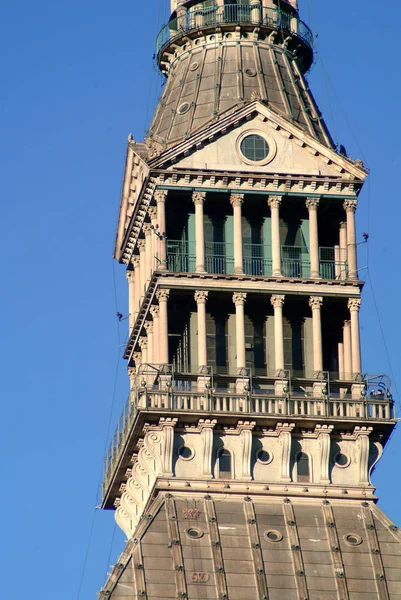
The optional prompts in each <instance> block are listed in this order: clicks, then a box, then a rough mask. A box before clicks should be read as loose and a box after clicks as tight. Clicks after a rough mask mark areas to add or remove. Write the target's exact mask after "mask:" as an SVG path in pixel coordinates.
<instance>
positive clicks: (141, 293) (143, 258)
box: [138, 239, 146, 298]
mask: <svg viewBox="0 0 401 600" xmlns="http://www.w3.org/2000/svg"><path fill="white" fill-rule="evenodd" d="M138 249H139V258H140V259H141V262H140V265H141V267H140V270H139V272H140V278H141V279H140V284H139V286H140V290H139V298H142V296H144V295H145V286H146V242H145V240H143V239H141V240H139V241H138Z"/></svg>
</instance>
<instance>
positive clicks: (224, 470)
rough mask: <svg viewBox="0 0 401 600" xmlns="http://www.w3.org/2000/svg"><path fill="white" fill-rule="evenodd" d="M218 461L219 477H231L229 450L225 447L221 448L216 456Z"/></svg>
mask: <svg viewBox="0 0 401 600" xmlns="http://www.w3.org/2000/svg"><path fill="white" fill-rule="evenodd" d="M218 461H219V478H220V479H231V452H230V451H229V450H227V449H226V448H222V450H220V452H219V456H218Z"/></svg>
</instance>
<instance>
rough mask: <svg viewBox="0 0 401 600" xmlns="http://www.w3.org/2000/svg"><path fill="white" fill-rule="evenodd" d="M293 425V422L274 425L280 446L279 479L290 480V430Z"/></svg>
mask: <svg viewBox="0 0 401 600" xmlns="http://www.w3.org/2000/svg"><path fill="white" fill-rule="evenodd" d="M294 427H295V424H294V423H278V424H277V425H276V433H277V435H278V438H279V442H280V446H281V473H280V480H281V481H291V473H290V469H291V443H292V435H291V432H292V430H293V429H294Z"/></svg>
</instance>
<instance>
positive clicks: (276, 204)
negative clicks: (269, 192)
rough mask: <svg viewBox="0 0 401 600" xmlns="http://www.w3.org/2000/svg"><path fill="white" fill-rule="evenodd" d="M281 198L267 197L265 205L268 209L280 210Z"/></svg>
mask: <svg viewBox="0 0 401 600" xmlns="http://www.w3.org/2000/svg"><path fill="white" fill-rule="evenodd" d="M281 200H282V196H269V197H268V199H267V204H268V205H269V206H270V208H280V204H281Z"/></svg>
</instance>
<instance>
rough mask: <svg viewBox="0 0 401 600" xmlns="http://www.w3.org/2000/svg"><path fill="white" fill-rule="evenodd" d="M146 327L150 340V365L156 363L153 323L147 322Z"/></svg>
mask: <svg viewBox="0 0 401 600" xmlns="http://www.w3.org/2000/svg"><path fill="white" fill-rule="evenodd" d="M144 327H145V329H146V334H147V338H148V356H147V358H148V363H150V364H152V363H153V362H154V358H153V321H145V323H144Z"/></svg>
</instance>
